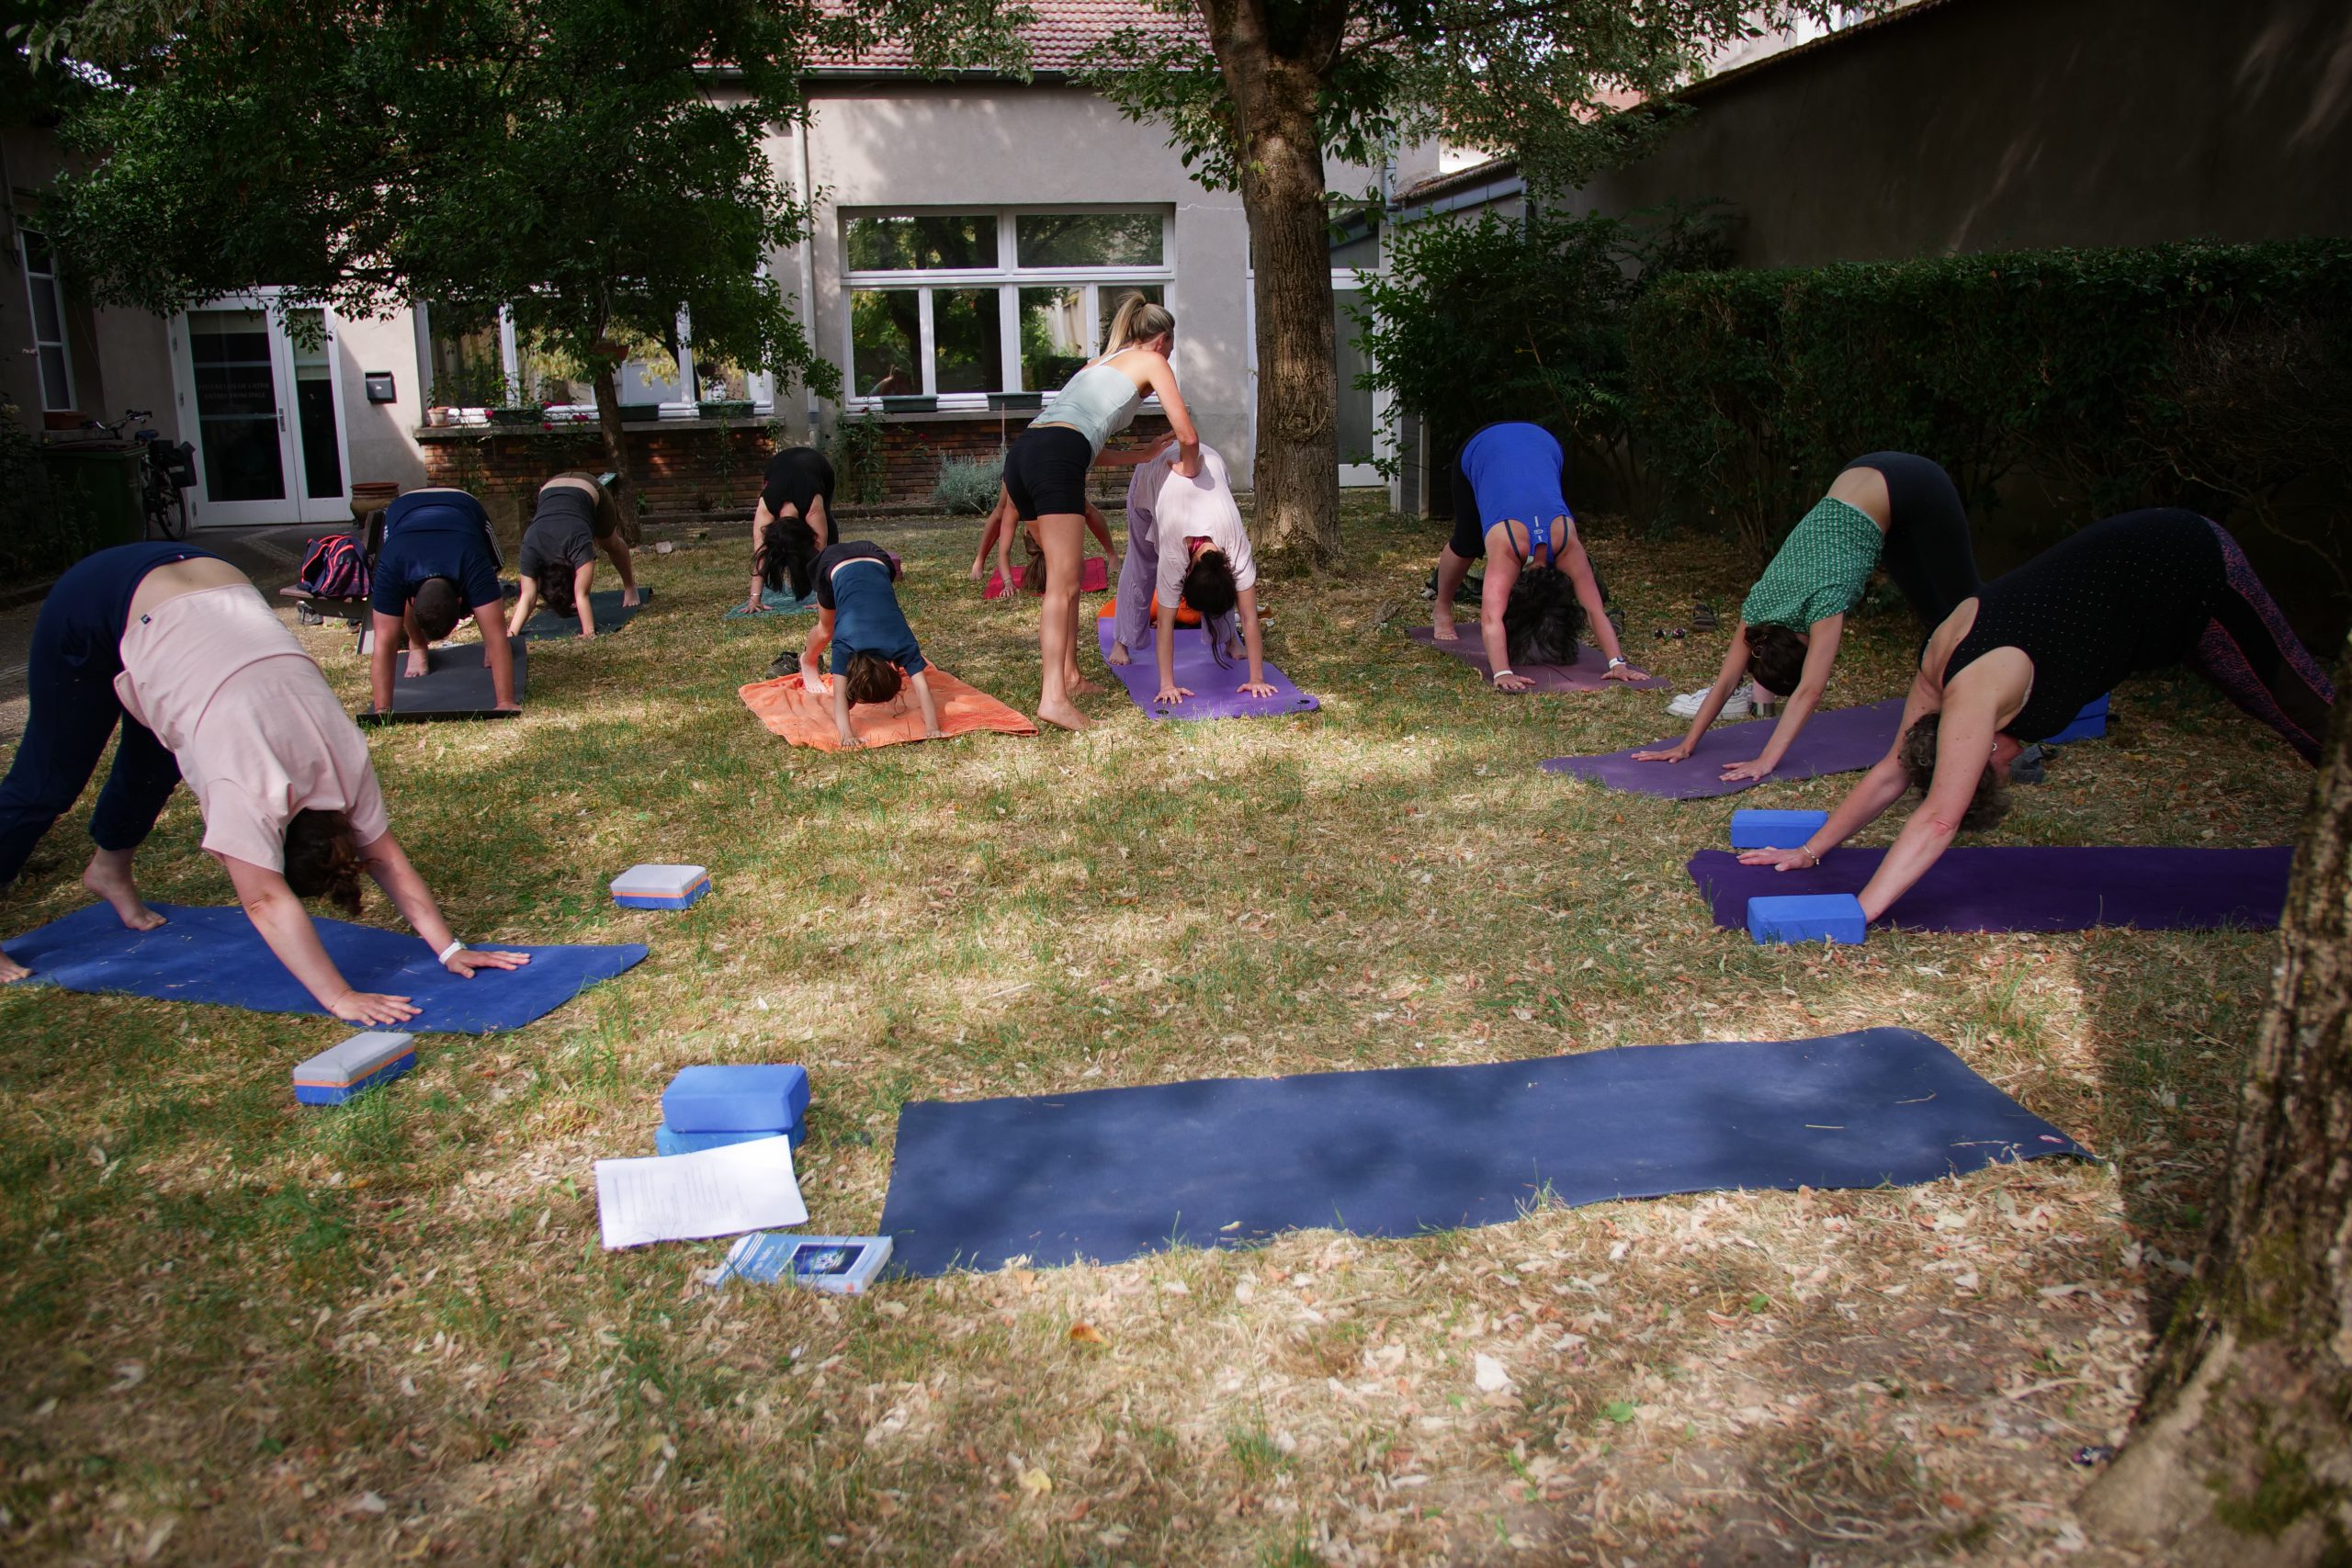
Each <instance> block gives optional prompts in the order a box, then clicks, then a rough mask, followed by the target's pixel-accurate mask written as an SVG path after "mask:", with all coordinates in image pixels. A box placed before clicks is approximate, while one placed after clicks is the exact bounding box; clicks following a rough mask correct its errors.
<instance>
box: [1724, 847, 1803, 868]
mask: <svg viewBox="0 0 2352 1568" xmlns="http://www.w3.org/2000/svg"><path fill="white" fill-rule="evenodd" d="M1739 863H1740V864H1742V865H1769V866H1770V867H1771V868H1772V869H1773V870H1774V871H1811V870H1812V869H1813V868H1814V867H1815V866H1817V865H1819V864H1820V863H1821V862H1820V860H1819V858H1818V857H1816V856H1815V854H1814V852H1812V851H1811V850H1808V849H1804V848H1803V847H1802V846H1800V847H1799V848H1797V849H1793V850H1742V851H1740V852H1739Z"/></svg>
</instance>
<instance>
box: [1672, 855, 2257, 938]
mask: <svg viewBox="0 0 2352 1568" xmlns="http://www.w3.org/2000/svg"><path fill="white" fill-rule="evenodd" d="M1885 853H1886V852H1885V851H1883V850H1854V849H1848V850H1832V851H1830V852H1829V854H1828V856H1827V858H1826V859H1825V860H1823V862H1822V863H1821V864H1820V865H1819V866H1817V867H1813V868H1809V869H1807V870H1804V871H1774V870H1773V869H1772V868H1771V867H1770V866H1769V865H1742V864H1740V863H1739V857H1738V856H1737V855H1734V854H1727V853H1725V852H1723V851H1721V850H1702V851H1701V852H1699V853H1698V854H1695V855H1693V856H1691V863H1690V867H1689V870H1690V873H1691V881H1693V882H1695V883H1697V884H1698V885H1699V891H1700V893H1701V894H1702V895H1703V896H1704V897H1706V899H1707V900H1708V902H1709V903H1710V904H1712V905H1713V908H1714V917H1715V924H1717V925H1719V926H1722V927H1724V928H1726V929H1727V930H1733V931H1737V930H1740V929H1742V928H1744V927H1746V925H1747V909H1748V900H1750V899H1751V898H1756V897H1770V896H1772V895H1774V894H1798V893H1860V891H1861V890H1862V887H1863V886H1864V885H1865V884H1866V883H1868V882H1869V881H1870V879H1871V873H1872V872H1874V871H1876V870H1877V869H1878V863H1879V861H1880V860H1881V859H1882V858H1883V856H1884V855H1885ZM2293 856H2294V852H2293V851H2292V850H2291V849H2290V848H2289V847H2287V846H2285V845H2281V846H2279V847H2278V848H2276V849H2259V850H2174V849H2155V848H2075V849H2045V848H2042V847H2040V846H2038V845H1979V846H1974V847H1971V848H1966V849H1956V850H1946V851H1945V852H1943V854H1942V856H1941V857H1940V858H1939V859H1938V860H1937V862H1936V863H1935V864H1934V865H1932V866H1930V867H1928V874H1926V875H1925V876H1923V877H1921V878H1920V879H1919V881H1918V883H1917V886H1914V887H1913V888H1912V889H1911V891H1910V892H1908V893H1906V894H1905V895H1904V896H1903V897H1902V898H1901V899H1900V900H1899V901H1898V902H1897V903H1896V904H1895V906H1894V908H1892V909H1889V910H1888V911H1887V912H1886V915H1885V918H1884V919H1883V920H1882V921H1881V923H1882V924H1883V925H1890V926H1901V927H1903V928H1905V929H1906V930H1909V931H2088V930H2090V929H2091V928H2093V927H2095V926H2134V927H2137V928H2138V929H2140V930H2142V931H2210V930H2212V929H2214V928H2216V927H2222V926H2237V927H2244V928H2245V929H2248V930H2257V929H2258V930H2267V929H2269V928H2270V927H2273V926H2276V925H2277V924H2278V911H2279V909H2280V908H2282V907H2283V906H2284V905H2285V903H2286V901H2287V871H2288V867H2289V865H2290V863H2291V861H2292V860H2293Z"/></svg>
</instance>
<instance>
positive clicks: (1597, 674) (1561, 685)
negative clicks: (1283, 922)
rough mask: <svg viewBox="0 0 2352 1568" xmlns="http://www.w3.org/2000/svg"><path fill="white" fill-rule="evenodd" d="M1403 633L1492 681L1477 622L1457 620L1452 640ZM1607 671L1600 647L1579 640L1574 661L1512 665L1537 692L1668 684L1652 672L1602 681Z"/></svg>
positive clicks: (1422, 630) (1647, 688)
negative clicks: (1443, 640)
mask: <svg viewBox="0 0 2352 1568" xmlns="http://www.w3.org/2000/svg"><path fill="white" fill-rule="evenodd" d="M1405 635H1406V636H1407V637H1411V638H1412V639H1413V640H1414V641H1415V642H1418V643H1419V644H1420V645H1421V646H1422V647H1423V648H1433V649H1437V650H1438V651H1439V652H1440V653H1444V654H1451V655H1452V656H1453V657H1454V658H1456V659H1459V660H1462V662H1463V663H1464V664H1467V665H1468V666H1470V668H1471V669H1473V670H1476V671H1477V672H1478V673H1479V674H1480V675H1483V676H1484V677H1486V679H1487V682H1489V683H1491V682H1493V681H1494V678H1495V667H1494V666H1493V665H1492V664H1490V663H1488V662H1487V645H1486V644H1485V643H1484V642H1482V641H1480V640H1479V637H1478V623H1477V622H1476V621H1475V620H1469V621H1456V622H1455V623H1454V625H1453V641H1452V642H1440V641H1438V640H1437V634H1436V633H1435V632H1433V631H1431V630H1430V628H1429V627H1427V626H1408V627H1407V628H1406V630H1405ZM1608 671H1609V660H1606V659H1604V658H1602V657H1601V653H1600V649H1597V648H1594V647H1593V646H1592V645H1591V644H1589V643H1579V644H1577V661H1576V662H1575V663H1574V664H1530V665H1528V666H1527V667H1525V668H1524V669H1518V668H1514V669H1513V670H1512V671H1511V673H1512V674H1514V675H1524V676H1526V677H1527V678H1528V679H1529V680H1531V681H1532V682H1535V684H1534V685H1533V686H1532V687H1530V688H1529V689H1530V690H1531V691H1537V692H1599V691H1603V690H1606V689H1607V688H1609V687H1611V686H1623V687H1625V688H1627V689H1628V690H1631V691H1636V692H1655V691H1657V690H1658V689H1659V688H1660V687H1662V686H1664V685H1666V683H1667V682H1664V681H1663V680H1660V679H1659V678H1658V677H1657V676H1655V675H1645V676H1644V677H1643V678H1642V679H1641V680H1638V681H1604V680H1602V679H1601V676H1603V675H1605V674H1607V673H1608Z"/></svg>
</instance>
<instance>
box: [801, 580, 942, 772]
mask: <svg viewBox="0 0 2352 1568" xmlns="http://www.w3.org/2000/svg"><path fill="white" fill-rule="evenodd" d="M815 575H816V579H817V584H816V586H817V624H816V626H814V627H812V628H810V630H809V646H808V647H807V648H805V649H802V650H801V653H800V685H801V689H802V690H803V691H805V692H807V693H808V694H809V695H810V696H816V697H821V696H823V695H824V694H825V689H826V685H827V682H826V680H825V678H824V677H823V676H822V675H820V674H818V673H817V656H818V655H819V654H820V653H822V652H824V651H825V649H826V648H827V647H829V646H830V647H831V649H832V650H833V668H834V669H836V670H837V671H840V674H838V675H837V676H835V677H834V679H833V680H832V682H831V687H832V698H833V728H835V729H836V730H838V731H839V732H840V734H839V739H840V740H841V744H842V750H844V751H849V750H856V749H857V748H858V747H860V746H863V745H865V741H863V740H861V739H858V738H857V735H856V732H855V731H854V730H852V729H851V728H850V727H849V710H850V707H851V705H854V704H859V703H887V702H892V701H895V700H896V699H897V697H898V695H899V686H900V685H901V684H902V683H904V684H911V685H912V686H913V687H914V689H915V700H916V701H917V702H918V703H921V704H922V734H923V739H926V740H943V739H946V732H945V731H944V730H942V729H941V728H939V705H938V704H937V703H936V702H934V701H933V699H932V694H931V682H929V681H928V680H926V679H924V676H923V671H925V670H927V669H929V668H930V666H929V665H928V664H927V663H926V662H925V661H924V660H923V656H922V649H921V648H919V647H917V646H916V644H915V634H914V629H913V628H912V627H910V626H908V625H907V615H906V612H905V611H903V610H901V609H899V594H898V591H897V590H896V589H895V588H893V587H892V586H891V585H892V584H893V583H894V582H896V581H898V577H899V563H898V562H897V561H896V560H894V559H892V558H891V556H890V553H889V552H888V550H885V549H884V548H883V547H881V546H879V545H876V544H874V543H872V542H870V541H868V540H864V539H861V540H859V541H857V542H856V543H854V544H845V545H831V546H828V547H826V548H825V549H824V551H823V552H822V553H820V555H819V556H818V557H817V567H816V573H815Z"/></svg>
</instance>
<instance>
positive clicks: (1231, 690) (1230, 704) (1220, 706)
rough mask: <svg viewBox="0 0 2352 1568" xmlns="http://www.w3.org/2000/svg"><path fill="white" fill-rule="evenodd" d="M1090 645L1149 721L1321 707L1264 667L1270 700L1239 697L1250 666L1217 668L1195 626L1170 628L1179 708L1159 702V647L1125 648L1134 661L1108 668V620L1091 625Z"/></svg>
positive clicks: (1256, 715)
mask: <svg viewBox="0 0 2352 1568" xmlns="http://www.w3.org/2000/svg"><path fill="white" fill-rule="evenodd" d="M1095 625H1096V626H1097V628H1098V630H1097V634H1096V641H1097V642H1098V643H1099V645H1100V646H1101V648H1102V649H1103V662H1104V664H1105V666H1106V667H1108V669H1109V670H1110V671H1111V673H1112V674H1114V675H1116V676H1117V677H1118V678H1119V684H1121V685H1122V686H1125V688H1126V689H1127V695H1128V696H1130V697H1133V698H1134V699H1135V704H1136V706H1137V707H1139V708H1141V709H1143V711H1144V712H1146V713H1148V714H1149V715H1151V716H1152V717H1154V718H1270V717H1279V716H1281V715H1283V714H1286V713H1313V712H1314V711H1315V710H1316V709H1317V708H1318V707H1321V706H1322V704H1321V703H1319V702H1317V701H1316V700H1315V699H1314V698H1313V697H1310V696H1308V695H1307V694H1306V693H1305V692H1302V691H1300V690H1299V689H1298V688H1297V687H1296V686H1295V685H1293V684H1292V683H1291V678H1290V677H1289V676H1287V675H1285V674H1283V672H1282V671H1279V670H1277V669H1275V668H1274V667H1273V665H1272V663H1271V662H1270V663H1268V664H1267V665H1266V667H1265V668H1266V683H1267V684H1268V685H1270V686H1272V687H1273V689H1274V694H1273V695H1272V696H1271V697H1245V696H1243V695H1242V694H1241V692H1240V686H1241V682H1244V681H1247V680H1248V679H1250V661H1249V660H1246V659H1237V660H1234V661H1233V662H1232V663H1230V664H1227V665H1223V666H1220V665H1219V664H1218V663H1217V661H1216V657H1215V656H1214V655H1212V654H1211V653H1210V652H1209V639H1208V638H1207V637H1204V636H1203V635H1202V631H1201V628H1200V627H1198V626H1179V627H1177V628H1176V661H1175V668H1176V683H1177V684H1178V685H1180V686H1182V687H1183V688H1185V689H1186V690H1187V691H1189V692H1191V693H1192V695H1191V696H1189V697H1186V698H1185V699H1184V700H1183V701H1182V702H1181V703H1163V702H1161V701H1159V645H1158V644H1157V643H1155V642H1152V641H1149V640H1147V641H1146V642H1145V643H1144V644H1143V646H1141V647H1140V648H1135V649H1129V650H1128V651H1129V652H1130V653H1131V654H1132V655H1133V656H1134V657H1133V658H1132V660H1130V661H1129V662H1127V663H1125V664H1112V663H1111V662H1110V659H1111V644H1112V642H1113V640H1114V627H1113V624H1112V622H1111V620H1110V618H1109V617H1108V616H1105V617H1103V618H1102V619H1100V620H1098V621H1097V622H1096V623H1095ZM1149 635H1150V637H1159V627H1158V626H1154V627H1152V628H1151V631H1150V634H1149Z"/></svg>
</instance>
